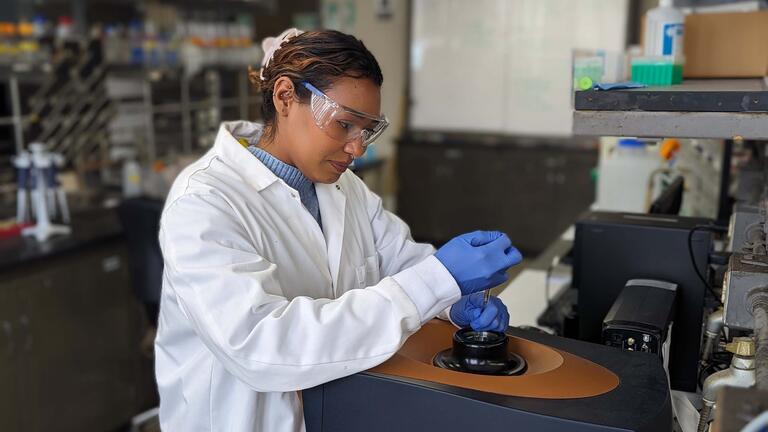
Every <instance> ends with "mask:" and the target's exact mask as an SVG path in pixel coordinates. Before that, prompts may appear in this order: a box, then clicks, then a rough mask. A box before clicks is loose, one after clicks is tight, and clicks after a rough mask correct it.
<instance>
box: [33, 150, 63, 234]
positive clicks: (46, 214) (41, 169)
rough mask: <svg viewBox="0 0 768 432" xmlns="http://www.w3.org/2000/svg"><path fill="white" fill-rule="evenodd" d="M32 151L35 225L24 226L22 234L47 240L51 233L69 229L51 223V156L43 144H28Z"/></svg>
mask: <svg viewBox="0 0 768 432" xmlns="http://www.w3.org/2000/svg"><path fill="white" fill-rule="evenodd" d="M29 149H30V151H31V152H32V168H31V171H30V174H31V177H30V178H31V181H32V187H33V190H32V206H33V208H34V215H35V225H34V226H31V227H27V228H24V229H23V230H22V235H25V236H33V237H35V239H36V240H37V241H39V242H43V241H45V240H47V239H48V238H49V237H51V236H53V235H66V234H69V233H70V232H71V229H70V228H69V227H68V226H65V225H56V224H53V223H51V218H50V210H49V206H51V205H53V206H55V205H56V202H55V200H54V201H53V203H51V202H50V200H49V193H48V191H49V190H51V189H52V188H53V187H55V186H54V185H55V176H56V173H55V170H54V167H53V164H54V162H53V156H52V155H51V153H49V152H48V151H47V149H46V146H45V144H42V143H32V144H30V145H29Z"/></svg>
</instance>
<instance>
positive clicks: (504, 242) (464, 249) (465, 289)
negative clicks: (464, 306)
mask: <svg viewBox="0 0 768 432" xmlns="http://www.w3.org/2000/svg"><path fill="white" fill-rule="evenodd" d="M435 257H436V258H437V259H438V260H439V261H440V262H441V263H442V264H443V265H444V266H445V268H446V269H448V272H450V273H451V276H453V278H454V279H456V283H458V284H459V288H460V289H461V293H462V295H467V294H471V293H473V292H477V291H483V290H486V289H489V288H493V287H495V286H497V285H500V284H502V283H504V282H506V281H507V273H506V272H507V269H508V268H510V267H512V266H513V265H515V264H518V263H519V262H520V261H522V259H523V257H522V255H520V252H518V250H517V249H516V248H515V247H514V246H512V242H511V241H510V240H509V237H507V236H506V234H503V233H500V232H498V231H474V232H471V233H467V234H462V235H460V236H457V237H454V238H453V239H451V240H450V241H449V242H448V243H446V244H445V245H443V247H441V248H440V249H438V251H437V252H435Z"/></svg>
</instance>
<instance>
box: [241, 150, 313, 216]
mask: <svg viewBox="0 0 768 432" xmlns="http://www.w3.org/2000/svg"><path fill="white" fill-rule="evenodd" d="M248 150H249V151H250V152H251V153H253V155H254V156H256V158H258V159H259V160H260V161H261V163H263V164H264V166H266V167H267V168H269V170H270V171H272V172H273V173H274V174H275V175H276V176H278V177H279V178H281V179H282V180H283V181H284V182H285V183H286V184H287V185H288V186H290V187H292V188H294V189H296V191H297V192H298V193H299V196H300V197H301V203H302V204H304V207H306V209H307V210H308V211H309V214H311V215H312V217H313V218H315V220H316V221H317V224H318V225H320V229H322V228H323V224H322V223H320V203H319V202H318V201H317V192H316V191H315V184H314V183H312V181H311V180H309V179H308V178H306V177H305V176H304V174H302V173H301V171H299V169H298V168H296V167H294V166H291V165H288V164H287V163H285V162H283V161H281V160H280V159H278V158H276V157H274V156H272V155H271V154H269V153H267V152H266V151H264V150H262V149H260V148H259V147H256V146H254V145H250V146H248Z"/></svg>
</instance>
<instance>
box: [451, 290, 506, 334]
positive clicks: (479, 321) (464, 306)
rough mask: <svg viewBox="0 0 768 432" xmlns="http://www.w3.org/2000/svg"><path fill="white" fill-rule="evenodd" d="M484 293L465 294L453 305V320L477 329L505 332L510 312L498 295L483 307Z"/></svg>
mask: <svg viewBox="0 0 768 432" xmlns="http://www.w3.org/2000/svg"><path fill="white" fill-rule="evenodd" d="M483 297H484V295H483V293H474V294H470V295H467V296H464V297H462V298H460V299H459V301H457V302H456V303H454V304H453V306H451V311H450V313H449V315H450V317H451V321H453V323H454V324H456V325H457V326H459V327H472V329H473V330H475V331H497V332H504V331H505V330H507V327H508V326H509V312H508V311H507V307H506V306H505V305H504V303H502V301H501V300H499V299H498V297H491V298H489V299H488V303H487V304H486V305H485V307H483Z"/></svg>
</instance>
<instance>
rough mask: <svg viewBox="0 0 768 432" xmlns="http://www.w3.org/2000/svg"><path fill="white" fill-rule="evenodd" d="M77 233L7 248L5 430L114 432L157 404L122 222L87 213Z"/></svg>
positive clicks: (0, 341) (0, 254)
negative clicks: (143, 340)
mask: <svg viewBox="0 0 768 432" xmlns="http://www.w3.org/2000/svg"><path fill="white" fill-rule="evenodd" d="M71 226H72V233H71V234H70V235H67V236H56V237H52V238H50V239H49V240H48V241H46V242H43V243H38V242H37V241H36V240H34V238H31V237H15V238H11V239H3V240H0V330H2V331H0V352H1V353H3V355H2V356H0V418H2V419H3V430H24V431H51V430H56V431H73V432H74V431H83V430H94V431H96V430H98V431H107V430H115V429H118V428H121V427H125V426H126V425H127V424H128V423H129V422H130V419H131V417H133V416H135V415H136V414H138V413H140V412H142V411H144V410H146V409H148V408H150V407H152V406H155V405H156V403H157V396H156V391H155V387H154V379H153V372H152V358H151V357H150V356H148V355H147V354H144V353H142V351H141V348H140V347H141V344H142V338H144V337H145V335H146V334H147V333H146V332H147V328H148V324H147V318H146V316H145V314H144V311H143V310H142V308H141V305H140V304H139V302H138V300H137V299H136V295H135V293H134V289H133V286H132V284H131V281H132V276H133V274H132V273H131V271H130V269H129V266H128V252H127V248H126V241H125V238H124V237H123V234H122V228H121V225H120V223H119V220H118V217H117V213H116V211H115V210H108V209H95V210H87V211H81V212H78V213H76V214H75V215H73V222H72V225H71Z"/></svg>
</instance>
